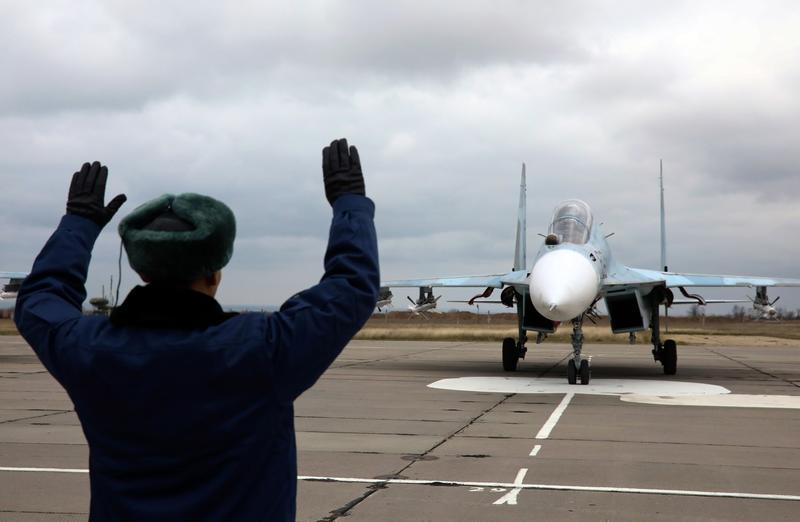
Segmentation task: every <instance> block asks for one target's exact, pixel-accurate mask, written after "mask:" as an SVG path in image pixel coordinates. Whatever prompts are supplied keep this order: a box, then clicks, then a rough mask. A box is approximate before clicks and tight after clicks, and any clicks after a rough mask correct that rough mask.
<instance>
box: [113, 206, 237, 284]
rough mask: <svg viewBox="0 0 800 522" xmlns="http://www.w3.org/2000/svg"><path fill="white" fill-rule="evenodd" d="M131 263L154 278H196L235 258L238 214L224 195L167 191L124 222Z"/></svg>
mask: <svg viewBox="0 0 800 522" xmlns="http://www.w3.org/2000/svg"><path fill="white" fill-rule="evenodd" d="M118 230H119V235H120V237H122V243H123V244H124V245H125V251H126V252H127V254H128V261H129V262H130V265H131V268H133V269H134V270H135V271H136V272H138V273H139V274H142V275H143V276H146V277H147V278H148V279H149V280H151V281H193V280H195V279H197V278H199V277H203V276H205V275H208V274H211V273H213V272H216V271H217V270H219V269H221V268H222V267H224V266H225V265H227V264H228V261H230V259H231V256H232V255H233V240H234V239H235V237H236V218H235V217H234V215H233V212H232V211H231V209H230V208H228V206H227V205H225V204H224V203H222V202H221V201H217V200H216V199H214V198H211V197H208V196H202V195H200V194H192V193H186V194H179V195H177V196H175V195H172V194H164V195H163V196H159V197H157V198H155V199H153V200H150V201H148V202H147V203H144V204H143V205H140V206H139V207H137V208H136V209H134V210H133V212H131V213H130V214H128V215H127V216H125V218H124V219H123V220H122V221H121V222H120V224H119V229H118Z"/></svg>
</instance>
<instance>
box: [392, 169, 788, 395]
mask: <svg viewBox="0 0 800 522" xmlns="http://www.w3.org/2000/svg"><path fill="white" fill-rule="evenodd" d="M610 235H611V234H605V233H604V232H603V230H602V227H601V223H599V222H598V220H596V219H595V217H594V215H593V214H592V210H591V208H590V207H589V205H588V204H587V203H586V202H584V201H582V200H579V199H569V200H566V201H562V202H561V203H559V204H558V205H557V206H556V208H555V210H554V212H553V216H552V219H551V220H550V224H549V227H548V233H547V235H546V236H545V237H544V241H543V242H542V244H541V246H540V247H539V250H538V252H537V254H536V257H535V258H534V260H533V263H532V264H530V265H529V264H528V263H527V260H526V189H525V164H524V163H523V165H522V176H521V182H520V195H519V208H518V215H517V233H516V248H515V253H514V265H513V269H512V270H511V271H510V272H505V273H498V274H488V275H477V276H461V277H444V278H428V279H398V280H391V281H384V282H383V283H382V285H381V286H382V287H383V288H384V289H389V288H401V287H418V288H419V289H420V299H422V298H423V296H425V297H426V299H427V300H428V301H430V300H431V299H434V304H435V298H433V289H434V288H437V287H462V288H464V287H476V288H485V290H484V291H483V293H481V294H479V295H477V296H475V297H474V298H472V299H471V300H470V301H471V302H473V303H474V302H492V301H477V299H480V298H488V297H489V296H491V294H492V292H493V291H495V290H501V293H500V301H499V302H500V303H502V304H504V305H505V306H507V307H511V308H516V311H517V324H518V336H517V338H516V339H514V338H512V337H507V338H505V339H504V340H503V345H502V361H503V369H504V370H505V371H509V372H512V371H515V370H516V369H517V365H518V363H519V360H520V359H524V358H525V355H526V353H527V350H528V348H527V341H528V332H535V333H536V334H537V342H540V341H542V340H543V339H544V338H545V337H546V336H547V334H550V333H553V332H555V330H556V328H557V327H558V326H559V325H560V324H561V323H565V322H566V323H569V324H570V326H571V327H572V335H571V340H572V351H573V355H572V358H571V359H570V360H569V362H568V364H567V381H568V382H569V383H570V384H576V383H577V382H578V380H580V383H581V384H588V383H589V381H590V379H591V368H590V361H589V359H588V358H585V357H583V355H582V349H583V330H582V328H583V320H584V318H586V317H591V315H592V314H593V313H594V308H595V305H597V304H598V303H599V302H600V301H601V300H602V301H605V305H606V308H607V310H608V315H609V318H610V323H611V331H612V332H614V333H629V334H630V333H634V332H637V331H643V330H648V329H649V330H650V331H651V333H652V335H651V339H652V344H653V348H652V353H653V358H654V359H655V361H656V362H660V363H661V365H662V366H663V370H664V373H665V374H666V375H674V374H675V373H676V372H677V364H678V355H677V344H676V342H675V341H674V340H672V339H666V340H664V341H663V342H662V340H661V331H660V325H659V311H660V306H661V305H664V306H665V309H666V308H667V307H669V306H671V305H672V303H673V301H674V298H673V297H674V293H673V290H674V289H677V290H679V291H680V292H681V294H682V295H684V296H685V297H687V298H689V299H690V302H697V303H698V304H701V305H702V304H706V303H707V302H712V301H710V300H705V299H703V297H702V296H700V295H698V294H691V293H689V292H688V291H687V290H686V289H687V288H690V287H769V286H800V279H786V278H771V277H754V276H731V275H705V274H690V273H678V272H671V271H669V270H668V267H667V266H666V247H665V225H664V197H663V176H662V178H661V267H659V268H662V269H661V270H649V269H644V268H631V267H628V266H625V265H623V264H622V263H620V262H618V261H617V260H616V259H614V257H613V256H612V252H611V247H610V246H609V244H608V241H607V238H608V237H609V236H610ZM440 297H441V296H440ZM415 304H416V305H419V303H415Z"/></svg>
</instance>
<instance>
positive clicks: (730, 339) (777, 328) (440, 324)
mask: <svg viewBox="0 0 800 522" xmlns="http://www.w3.org/2000/svg"><path fill="white" fill-rule="evenodd" d="M571 333H572V329H571V328H570V326H569V325H566V324H562V325H561V326H560V328H558V330H557V331H556V333H555V334H553V335H550V336H549V337H548V340H549V341H552V342H562V343H568V342H570V334H571ZM583 333H584V340H585V342H586V343H592V344H602V343H613V344H625V343H627V342H628V335H627V334H617V335H615V334H613V333H611V330H610V328H609V326H608V320H607V319H605V318H604V319H601V320H600V321H599V323H598V324H597V325H591V324H587V325H584V328H583ZM516 335H517V328H516V316H515V315H514V314H496V315H492V316H491V318H488V317H487V316H486V315H482V316H477V315H475V314H471V313H469V312H453V313H445V314H436V315H431V316H430V320H425V319H423V318H421V317H410V316H409V314H408V313H403V312H394V313H390V314H388V315H375V316H373V318H372V319H370V321H369V322H368V323H367V325H366V326H365V327H364V328H363V329H362V330H361V332H359V333H358V335H357V336H356V339H365V340H408V341H419V340H432V341H488V342H501V341H502V340H503V338H504V337H516ZM662 335H663V336H664V337H663V338H671V339H675V340H676V341H677V342H679V343H682V344H692V345H712V346H721V345H728V346H731V345H741V346H797V347H800V321H783V322H767V321H749V320H748V321H739V320H734V319H731V318H727V317H709V318H706V320H705V321H704V322H701V320H700V319H691V318H688V317H671V318H670V319H669V331H668V332H665V331H664V325H663V323H662ZM533 336H534V334H533V332H532V333H531V334H529V337H531V340H533V339H532V338H533ZM636 341H637V343H639V344H648V343H649V342H650V333H649V332H637V334H636Z"/></svg>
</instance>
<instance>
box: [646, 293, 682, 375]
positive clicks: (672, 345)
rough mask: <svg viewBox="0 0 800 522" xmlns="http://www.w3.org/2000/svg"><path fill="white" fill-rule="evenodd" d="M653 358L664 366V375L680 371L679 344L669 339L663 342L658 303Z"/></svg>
mask: <svg viewBox="0 0 800 522" xmlns="http://www.w3.org/2000/svg"><path fill="white" fill-rule="evenodd" d="M651 329H652V342H653V359H655V361H656V362H660V363H661V365H662V366H663V367H664V375H675V374H676V373H677V372H678V344H677V343H676V342H675V341H674V340H672V339H667V340H666V341H664V343H663V344H662V343H661V328H660V325H659V317H658V304H656V305H655V311H654V313H653V318H652V325H651Z"/></svg>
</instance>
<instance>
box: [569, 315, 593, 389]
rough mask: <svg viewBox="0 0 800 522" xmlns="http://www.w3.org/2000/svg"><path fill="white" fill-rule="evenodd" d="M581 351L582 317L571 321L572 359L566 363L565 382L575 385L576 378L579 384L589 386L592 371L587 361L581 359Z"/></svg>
mask: <svg viewBox="0 0 800 522" xmlns="http://www.w3.org/2000/svg"><path fill="white" fill-rule="evenodd" d="M582 349H583V315H582V314H581V316H580V317H577V318H575V319H573V320H572V353H573V355H572V359H570V360H569V362H568V363H567V382H568V383H570V384H577V383H578V377H580V379H581V384H589V381H590V380H591V379H592V369H591V367H590V366H589V360H588V359H583V358H582V357H581V350H582Z"/></svg>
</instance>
